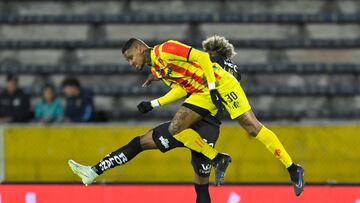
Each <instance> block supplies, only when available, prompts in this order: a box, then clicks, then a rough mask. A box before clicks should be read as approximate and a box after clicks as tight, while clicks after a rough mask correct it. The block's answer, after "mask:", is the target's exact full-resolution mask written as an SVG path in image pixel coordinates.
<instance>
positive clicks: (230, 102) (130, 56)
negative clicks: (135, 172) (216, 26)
mask: <svg viewBox="0 0 360 203" xmlns="http://www.w3.org/2000/svg"><path fill="white" fill-rule="evenodd" d="M209 51H211V50H209ZM212 51H219V50H212ZM122 52H123V55H124V57H125V59H126V60H127V61H128V62H129V63H130V65H132V66H133V67H135V69H138V70H141V69H142V68H143V67H144V66H145V65H149V66H150V67H151V72H152V74H153V75H154V76H155V77H156V78H157V79H161V80H162V81H163V82H165V83H166V84H168V85H169V86H171V85H173V84H176V85H178V86H179V87H180V88H182V89H183V90H185V91H186V92H187V93H189V94H191V95H190V96H189V97H188V98H187V99H186V100H185V102H184V103H183V105H182V107H180V109H179V110H178V111H177V112H176V114H175V116H174V118H173V119H172V121H171V123H170V126H169V133H170V134H172V135H173V136H174V138H175V139H177V140H179V141H181V142H182V143H184V145H185V146H187V147H188V148H190V149H192V150H195V151H197V152H200V153H202V154H204V155H205V156H207V157H208V158H209V159H211V160H213V159H214V160H216V158H218V157H221V158H223V157H225V156H224V155H223V154H220V155H222V156H219V153H218V152H217V151H216V150H210V149H212V148H211V147H209V146H207V144H206V143H205V144H199V143H198V142H199V135H198V133H196V132H195V131H193V130H191V129H188V127H189V126H191V125H192V124H193V123H195V122H197V121H199V120H201V119H202V118H203V117H205V116H206V115H208V114H211V115H216V114H217V112H218V110H220V111H222V110H224V109H226V110H227V111H228V112H229V114H230V117H231V118H232V119H236V120H237V121H238V122H239V124H240V125H241V126H243V127H244V129H245V130H246V131H247V132H248V133H249V134H250V135H252V136H254V137H256V139H258V140H259V141H260V142H262V143H263V144H264V145H265V146H266V148H268V150H270V152H272V153H274V155H275V156H276V157H277V158H279V159H280V161H281V162H282V163H283V164H284V165H285V167H286V168H287V169H288V170H289V172H290V176H291V179H292V183H293V185H294V189H295V194H296V195H297V196H298V195H300V194H301V192H302V191H303V187H304V180H303V172H304V170H303V169H302V167H300V166H299V165H296V164H294V163H293V162H292V160H291V158H290V156H289V154H288V153H287V152H286V150H285V149H284V147H283V145H282V144H281V142H280V141H279V140H278V138H277V136H276V135H275V134H274V133H273V132H272V131H271V130H269V129H267V128H266V127H265V126H263V125H262V124H261V123H260V122H259V121H258V120H257V119H256V117H255V116H254V114H253V112H252V111H251V107H250V105H249V103H248V100H247V97H246V95H245V93H244V91H243V89H242V87H241V86H240V84H239V83H238V81H237V80H236V78H235V77H234V76H233V75H232V74H230V73H228V72H227V71H225V70H224V69H223V68H222V67H221V66H220V65H219V63H212V62H211V60H210V57H209V54H208V53H205V52H202V51H199V50H197V49H194V48H192V47H190V46H188V45H185V44H182V43H180V42H177V41H173V40H170V41H167V42H164V43H162V44H159V45H156V46H155V47H154V48H150V47H149V46H147V45H146V44H145V43H144V42H143V41H141V40H139V39H135V38H132V39H130V40H128V41H127V43H126V44H125V45H124V46H123V49H122ZM174 89H175V88H173V89H172V91H173V90H174ZM172 91H170V92H169V93H168V94H173V95H174V94H177V93H176V92H175V91H174V92H172ZM168 94H167V95H168ZM165 96H166V95H165ZM223 98H225V100H224V99H223ZM165 104H167V103H163V102H162V101H161V99H155V100H152V101H151V102H142V103H140V104H139V105H138V109H139V110H140V111H141V112H143V113H146V112H148V111H150V110H151V109H152V108H154V107H158V106H161V105H165ZM225 161H227V162H230V161H231V159H230V158H229V159H227V160H226V159H225ZM227 165H228V163H227V164H226V165H225V166H226V167H227ZM226 167H225V169H226ZM224 174H225V170H224V171H223V173H221V176H222V178H217V180H219V181H220V183H222V181H223V180H222V179H223V176H224ZM219 177H220V176H219Z"/></svg>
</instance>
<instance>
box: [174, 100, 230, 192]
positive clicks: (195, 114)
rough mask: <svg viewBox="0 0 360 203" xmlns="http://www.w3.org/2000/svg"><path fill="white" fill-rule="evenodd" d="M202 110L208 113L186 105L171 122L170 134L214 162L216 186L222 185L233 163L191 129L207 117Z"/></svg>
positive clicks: (199, 108) (228, 157)
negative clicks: (228, 168)
mask: <svg viewBox="0 0 360 203" xmlns="http://www.w3.org/2000/svg"><path fill="white" fill-rule="evenodd" d="M190 97H191V96H190ZM188 99H189V98H188ZM209 102H211V100H209ZM200 110H201V111H206V109H202V108H201V107H198V106H195V105H192V104H188V103H184V105H183V106H181V107H180V109H179V110H178V111H177V112H176V113H175V116H174V118H173V119H172V120H171V123H170V126H169V133H170V134H172V135H173V136H174V138H175V139H177V140H179V141H180V142H182V143H183V144H184V145H185V146H186V147H188V148H189V149H191V150H194V151H196V152H198V153H201V154H203V155H204V156H206V157H208V158H209V159H210V160H212V164H213V166H214V167H215V179H216V180H215V184H216V185H221V184H222V183H223V182H224V177H225V172H226V169H227V167H228V166H229V164H230V162H231V158H230V156H229V155H227V154H224V153H218V152H217V151H216V150H215V149H214V148H212V147H211V146H210V145H209V144H207V143H206V142H205V141H204V140H202V138H201V136H200V135H199V133H198V132H196V131H195V130H193V129H190V128H189V127H190V126H192V125H193V124H195V123H196V122H199V121H200V120H201V119H202V118H203V117H204V116H205V115H202V112H201V111H200Z"/></svg>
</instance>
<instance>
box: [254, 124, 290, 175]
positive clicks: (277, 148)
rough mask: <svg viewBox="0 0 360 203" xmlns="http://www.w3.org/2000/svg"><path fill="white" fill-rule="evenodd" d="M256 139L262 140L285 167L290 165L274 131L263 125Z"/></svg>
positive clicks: (287, 155) (288, 158)
mask: <svg viewBox="0 0 360 203" xmlns="http://www.w3.org/2000/svg"><path fill="white" fill-rule="evenodd" d="M256 139H258V140H259V141H260V142H262V143H263V144H264V145H265V147H266V148H267V149H268V150H269V151H270V152H271V153H272V154H274V156H275V157H276V158H278V159H279V160H280V161H281V162H282V163H283V164H284V165H285V167H286V168H288V167H290V166H291V164H292V163H293V162H292V160H291V158H290V156H289V154H288V153H287V152H286V150H285V148H284V147H283V145H282V144H281V142H280V140H279V139H278V138H277V136H276V135H275V133H273V132H272V131H271V130H269V129H267V128H266V127H265V126H263V127H262V128H261V130H260V132H259V134H258V135H257V136H256Z"/></svg>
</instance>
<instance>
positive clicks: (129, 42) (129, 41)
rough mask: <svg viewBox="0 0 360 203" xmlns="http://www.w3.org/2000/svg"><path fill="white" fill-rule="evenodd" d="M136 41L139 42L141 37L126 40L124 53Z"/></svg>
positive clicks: (123, 48)
mask: <svg viewBox="0 0 360 203" xmlns="http://www.w3.org/2000/svg"><path fill="white" fill-rule="evenodd" d="M136 42H139V39H136V38H130V39H129V40H128V41H126V42H125V44H124V45H123V47H122V49H121V51H122V53H125V51H126V50H128V49H130V48H131V47H132V46H133V45H134V44H135V43H136Z"/></svg>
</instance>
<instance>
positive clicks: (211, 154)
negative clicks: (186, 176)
mask: <svg viewBox="0 0 360 203" xmlns="http://www.w3.org/2000/svg"><path fill="white" fill-rule="evenodd" d="M174 138H175V139H177V140H178V141H180V142H182V143H183V144H184V145H185V146H186V147H187V148H189V149H192V150H194V151H196V152H199V153H201V154H203V155H204V156H206V157H207V158H209V159H210V160H213V159H214V158H215V156H216V155H217V154H218V151H216V150H215V149H214V148H212V147H211V146H210V145H209V144H208V143H206V142H205V141H204V140H203V139H202V138H201V137H200V135H199V134H198V133H197V132H196V131H195V130H193V129H190V128H188V129H185V130H183V131H181V132H180V133H178V134H176V135H174Z"/></svg>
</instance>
